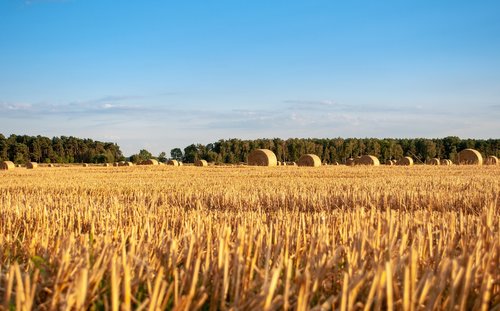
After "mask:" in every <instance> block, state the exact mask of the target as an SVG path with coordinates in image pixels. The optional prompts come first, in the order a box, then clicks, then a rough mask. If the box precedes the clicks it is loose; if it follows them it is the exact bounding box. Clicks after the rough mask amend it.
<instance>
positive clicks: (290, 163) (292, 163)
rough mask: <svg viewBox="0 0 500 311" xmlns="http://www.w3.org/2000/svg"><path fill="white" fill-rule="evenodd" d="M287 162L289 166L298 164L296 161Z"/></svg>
mask: <svg viewBox="0 0 500 311" xmlns="http://www.w3.org/2000/svg"><path fill="white" fill-rule="evenodd" d="M285 164H286V165H287V166H297V163H295V162H286V163H285Z"/></svg>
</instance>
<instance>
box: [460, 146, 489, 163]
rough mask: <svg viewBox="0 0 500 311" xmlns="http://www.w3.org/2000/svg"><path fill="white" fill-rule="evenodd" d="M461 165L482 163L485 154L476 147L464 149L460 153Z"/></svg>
mask: <svg viewBox="0 0 500 311" xmlns="http://www.w3.org/2000/svg"><path fill="white" fill-rule="evenodd" d="M458 164H459V165H482V164H483V156H482V155H481V153H480V152H479V151H477V150H475V149H464V150H462V151H460V152H459V153H458Z"/></svg>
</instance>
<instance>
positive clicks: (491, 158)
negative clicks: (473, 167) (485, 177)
mask: <svg viewBox="0 0 500 311" xmlns="http://www.w3.org/2000/svg"><path fill="white" fill-rule="evenodd" d="M499 163H500V160H498V158H497V157H495V156H489V157H487V158H486V163H485V164H486V165H498V164H499Z"/></svg>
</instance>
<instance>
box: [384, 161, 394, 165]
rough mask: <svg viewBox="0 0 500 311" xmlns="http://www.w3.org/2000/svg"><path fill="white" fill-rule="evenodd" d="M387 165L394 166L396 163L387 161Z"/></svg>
mask: <svg viewBox="0 0 500 311" xmlns="http://www.w3.org/2000/svg"><path fill="white" fill-rule="evenodd" d="M385 165H394V162H392V160H387V161H386V162H385Z"/></svg>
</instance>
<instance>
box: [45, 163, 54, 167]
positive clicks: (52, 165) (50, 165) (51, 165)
mask: <svg viewBox="0 0 500 311" xmlns="http://www.w3.org/2000/svg"><path fill="white" fill-rule="evenodd" d="M47 166H48V167H55V165H54V164H52V163H51V164H49V165H47Z"/></svg>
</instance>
